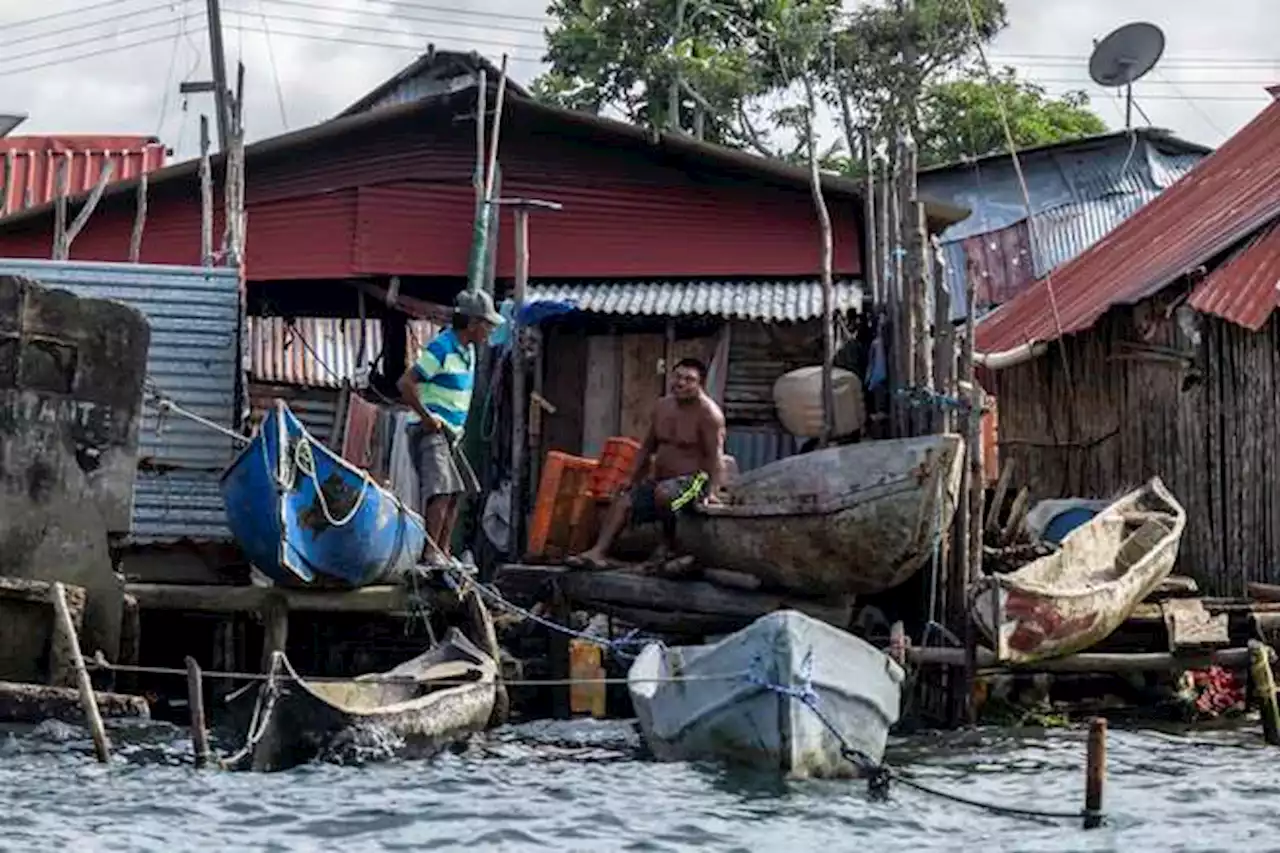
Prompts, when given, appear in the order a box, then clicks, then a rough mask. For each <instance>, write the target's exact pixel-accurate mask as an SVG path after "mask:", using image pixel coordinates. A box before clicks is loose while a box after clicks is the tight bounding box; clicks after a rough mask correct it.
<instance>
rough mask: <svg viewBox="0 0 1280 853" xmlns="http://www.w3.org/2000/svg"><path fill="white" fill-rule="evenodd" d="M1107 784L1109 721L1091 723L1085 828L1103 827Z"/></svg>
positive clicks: (1086, 780) (1086, 779)
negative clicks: (1103, 807) (1104, 797)
mask: <svg viewBox="0 0 1280 853" xmlns="http://www.w3.org/2000/svg"><path fill="white" fill-rule="evenodd" d="M1106 784H1107V721H1106V720H1105V719H1103V718H1102V717H1094V718H1093V719H1092V720H1091V721H1090V722H1089V753H1088V758H1087V760H1086V762H1085V780H1084V828H1085V829H1097V828H1098V827H1099V826H1102V794H1103V789H1104V788H1105V787H1106Z"/></svg>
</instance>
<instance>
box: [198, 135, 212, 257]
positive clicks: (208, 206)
mask: <svg viewBox="0 0 1280 853" xmlns="http://www.w3.org/2000/svg"><path fill="white" fill-rule="evenodd" d="M209 145H210V140H209V117H208V116H203V115H202V116H200V263H201V264H203V265H204V266H206V267H211V266H213V170H212V168H211V167H210V165H209Z"/></svg>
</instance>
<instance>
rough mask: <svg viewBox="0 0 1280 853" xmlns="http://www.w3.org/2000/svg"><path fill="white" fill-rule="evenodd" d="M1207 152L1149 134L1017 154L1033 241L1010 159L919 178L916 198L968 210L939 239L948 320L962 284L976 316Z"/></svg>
mask: <svg viewBox="0 0 1280 853" xmlns="http://www.w3.org/2000/svg"><path fill="white" fill-rule="evenodd" d="M1211 151H1212V149H1210V148H1206V147H1205V146H1203V145H1198V144H1196V143H1194V142H1188V141H1187V140H1185V139H1181V138H1179V137H1177V136H1175V135H1173V134H1172V133H1170V132H1169V131H1167V130H1161V129H1159V128H1154V127H1138V128H1134V129H1133V130H1130V131H1116V132H1114V133H1105V134H1099V135H1096V136H1087V137H1083V138H1081V139H1072V140H1067V141H1064V142H1055V143H1051V144H1048V145H1038V146H1033V147H1031V148H1024V149H1022V150H1020V151H1019V152H1018V163H1019V166H1020V167H1021V171H1022V177H1023V179H1025V187H1026V193H1027V198H1029V199H1030V207H1031V215H1032V216H1034V217H1035V219H1036V229H1037V232H1038V233H1037V236H1038V239H1032V234H1031V227H1030V226H1031V223H1030V220H1029V219H1028V215H1027V198H1024V197H1023V186H1024V184H1023V181H1022V180H1019V176H1018V173H1017V172H1016V171H1015V170H1014V167H1013V161H1012V159H1011V158H1010V157H1009V155H1008V154H1006V153H995V154H988V155H985V156H981V157H974V158H971V159H967V160H964V161H962V162H959V163H950V164H946V165H941V166H934V167H931V168H928V169H921V170H920V175H919V185H920V190H921V191H922V192H924V193H927V194H928V195H929V196H930V197H931V198H936V199H939V200H942V201H946V202H949V203H951V204H955V205H958V206H961V207H966V208H968V209H969V210H970V211H971V212H970V214H969V216H968V218H966V219H964V220H963V221H961V222H957V223H955V224H954V225H950V226H948V227H947V228H946V229H945V230H944V231H943V232H942V233H941V234H940V235H939V236H938V242H939V248H940V249H941V256H942V259H943V261H944V265H943V269H944V281H945V284H946V288H947V290H948V291H949V293H950V297H951V316H952V318H953V319H956V320H959V319H962V318H963V317H964V314H965V282H966V280H967V279H969V278H972V279H973V280H974V302H975V305H974V312H975V314H976V315H977V316H979V317H980V316H982V315H983V314H985V313H987V312H989V311H991V310H992V309H993V308H996V307H998V306H1000V305H1002V304H1004V303H1005V302H1007V301H1009V300H1010V299H1012V298H1013V297H1014V296H1017V295H1018V294H1019V293H1021V292H1022V291H1023V290H1025V289H1026V288H1027V287H1028V286H1030V285H1031V283H1032V282H1034V281H1036V280H1037V279H1040V278H1043V277H1044V276H1045V275H1046V274H1047V273H1048V272H1050V271H1051V270H1054V269H1056V268H1058V267H1060V266H1061V265H1063V264H1065V263H1067V262H1068V261H1070V260H1071V259H1072V258H1074V257H1076V256H1077V255H1079V254H1080V253H1081V252H1083V251H1085V250H1086V249H1088V248H1089V247H1090V246H1092V245H1094V244H1095V243H1097V242H1098V241H1099V240H1101V239H1102V238H1103V237H1104V236H1106V235H1107V233H1108V232H1110V231H1111V230H1112V229H1113V228H1115V227H1116V226H1117V225H1119V224H1120V223H1121V222H1124V221H1125V219H1127V218H1128V217H1130V216H1132V215H1133V214H1134V213H1135V212H1136V211H1137V210H1139V209H1140V208H1141V207H1142V206H1143V205H1144V204H1146V203H1147V202H1149V201H1151V200H1152V199H1154V198H1156V197H1157V196H1159V195H1160V193H1162V192H1164V190H1166V189H1168V188H1169V187H1170V186H1172V185H1173V183H1174V182H1176V181H1177V180H1178V179H1179V178H1181V177H1182V176H1183V175H1185V174H1187V172H1189V171H1190V170H1191V169H1192V168H1193V167H1194V166H1195V165H1196V163H1198V162H1200V160H1202V159H1203V158H1204V157H1205V156H1206V155H1207V154H1209V153H1210V152H1211Z"/></svg>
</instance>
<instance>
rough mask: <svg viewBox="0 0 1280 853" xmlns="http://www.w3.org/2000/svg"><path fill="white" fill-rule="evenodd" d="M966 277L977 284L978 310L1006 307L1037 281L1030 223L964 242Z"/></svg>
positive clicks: (1019, 223)
mask: <svg viewBox="0 0 1280 853" xmlns="http://www.w3.org/2000/svg"><path fill="white" fill-rule="evenodd" d="M963 246H964V261H965V275H967V276H968V277H969V278H971V279H972V280H973V293H974V296H973V301H974V309H975V310H976V311H978V312H979V313H981V312H985V311H987V310H989V309H991V308H994V307H995V306H997V305H1003V304H1004V303H1006V302H1008V301H1009V300H1010V299H1012V298H1013V297H1015V296H1017V295H1018V294H1019V293H1021V292H1022V291H1023V290H1025V289H1026V288H1027V286H1028V285H1029V284H1031V282H1032V281H1033V280H1034V279H1035V265H1034V264H1033V262H1032V256H1031V241H1030V239H1029V237H1028V230H1027V223H1026V220H1023V221H1022V222H1015V223H1014V224H1013V225H1010V226H1009V227H1008V228H1001V229H1000V230H999V231H991V232H988V233H986V234H977V235H975V236H973V237H969V238H968V239H966V240H965V241H964V242H963Z"/></svg>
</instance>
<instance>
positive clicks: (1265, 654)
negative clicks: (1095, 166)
mask: <svg viewBox="0 0 1280 853" xmlns="http://www.w3.org/2000/svg"><path fill="white" fill-rule="evenodd" d="M1249 676H1250V681H1252V682H1253V692H1254V696H1255V698H1257V700H1258V708H1259V710H1260V711H1261V712H1262V737H1263V739H1264V740H1266V742H1267V743H1268V744H1270V745H1271V746H1280V707H1277V701H1276V682H1275V677H1274V676H1273V675H1272V673H1271V650H1270V649H1269V648H1268V647H1267V645H1266V644H1265V643H1261V642H1259V641H1258V640H1250V641H1249Z"/></svg>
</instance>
